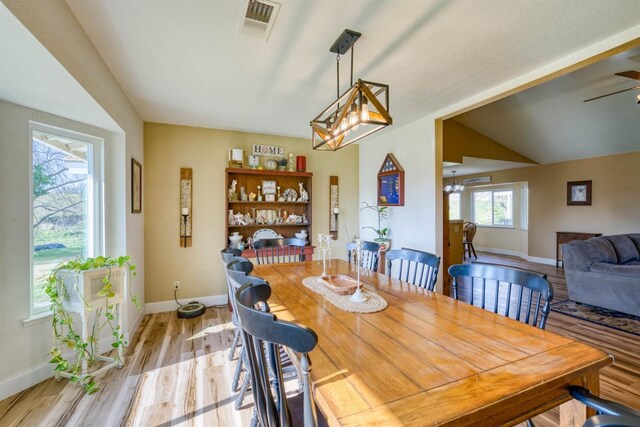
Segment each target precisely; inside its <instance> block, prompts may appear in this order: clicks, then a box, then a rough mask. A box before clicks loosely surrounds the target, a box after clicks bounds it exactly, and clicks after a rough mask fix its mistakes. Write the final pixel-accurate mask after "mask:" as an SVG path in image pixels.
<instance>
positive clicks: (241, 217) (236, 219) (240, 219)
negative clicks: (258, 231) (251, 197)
mask: <svg viewBox="0 0 640 427" xmlns="http://www.w3.org/2000/svg"><path fill="white" fill-rule="evenodd" d="M233 219H234V222H235V224H236V225H247V222H246V221H245V220H244V215H242V212H238V213H237V214H235V215H234V216H233Z"/></svg>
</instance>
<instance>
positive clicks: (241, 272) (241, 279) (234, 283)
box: [226, 258, 268, 410]
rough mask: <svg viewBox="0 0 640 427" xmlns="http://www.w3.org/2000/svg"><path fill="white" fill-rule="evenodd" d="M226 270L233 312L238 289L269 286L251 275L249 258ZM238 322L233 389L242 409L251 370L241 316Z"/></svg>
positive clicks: (237, 403)
mask: <svg viewBox="0 0 640 427" xmlns="http://www.w3.org/2000/svg"><path fill="white" fill-rule="evenodd" d="M226 270H227V275H228V277H229V282H230V286H231V306H232V307H233V312H234V313H235V314H236V315H237V313H238V306H237V302H236V290H237V289H238V288H239V287H240V286H242V285H244V284H245V283H252V284H265V285H267V286H268V283H267V282H266V281H265V280H264V279H262V278H260V277H257V276H251V275H250V274H249V273H251V272H252V271H253V264H252V263H251V261H249V260H247V259H242V258H240V259H236V260H233V261H231V262H230V263H229V264H227V268H226ZM237 322H238V329H239V330H240V336H241V339H240V343H241V349H240V358H239V359H238V364H237V365H236V369H235V372H234V373H233V380H232V382H231V389H232V391H234V392H238V396H237V397H236V401H235V405H234V407H235V409H236V410H238V409H240V407H241V406H242V402H243V401H244V396H245V395H246V394H247V390H248V389H249V385H250V380H251V374H250V372H249V362H248V360H247V351H246V343H245V341H244V339H243V338H242V325H241V324H240V318H239V317H238V321H237ZM243 369H244V371H245V375H244V380H243V381H242V384H240V376H241V375H242V372H243Z"/></svg>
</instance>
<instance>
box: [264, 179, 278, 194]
mask: <svg viewBox="0 0 640 427" xmlns="http://www.w3.org/2000/svg"><path fill="white" fill-rule="evenodd" d="M262 194H264V195H267V194H274V195H275V194H276V182H275V181H271V180H263V181H262Z"/></svg>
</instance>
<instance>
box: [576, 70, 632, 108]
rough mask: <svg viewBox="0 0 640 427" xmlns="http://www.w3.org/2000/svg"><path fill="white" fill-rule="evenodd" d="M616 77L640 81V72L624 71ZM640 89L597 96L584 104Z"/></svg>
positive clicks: (623, 90)
mask: <svg viewBox="0 0 640 427" xmlns="http://www.w3.org/2000/svg"><path fill="white" fill-rule="evenodd" d="M616 76H620V77H626V78H628V79H634V80H640V72H639V71H635V70H629V71H622V72H621V73H616ZM636 89H640V86H634V87H630V88H629V89H622V90H618V91H615V92H611V93H608V94H606V95H600V96H596V97H594V98H589V99H585V100H584V101H583V102H589V101H595V100H596V99H600V98H605V97H607V96H611V95H617V94H618V93H622V92H628V91H630V90H636ZM638 104H640V97H639V98H638Z"/></svg>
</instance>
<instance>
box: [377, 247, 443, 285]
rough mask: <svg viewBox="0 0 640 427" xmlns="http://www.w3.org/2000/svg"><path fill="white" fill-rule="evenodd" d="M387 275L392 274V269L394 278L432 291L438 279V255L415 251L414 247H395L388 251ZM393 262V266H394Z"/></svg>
mask: <svg viewBox="0 0 640 427" xmlns="http://www.w3.org/2000/svg"><path fill="white" fill-rule="evenodd" d="M385 256H386V259H387V276H390V277H391V276H392V271H393V270H395V271H396V272H397V274H393V276H394V277H395V278H396V279H400V280H403V281H405V282H409V283H411V284H413V285H416V286H420V287H421V288H426V289H428V290H430V291H433V290H434V289H435V287H436V281H437V280H438V270H439V269H440V257H439V256H437V255H434V254H432V253H429V252H423V251H417V250H415V249H407V248H402V249H395V250H391V251H388V252H387V253H386V254H385ZM394 264H395V268H394Z"/></svg>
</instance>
